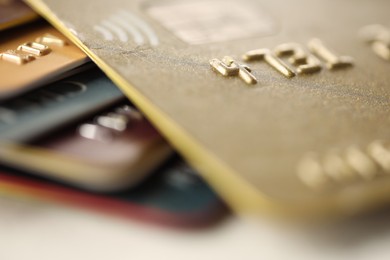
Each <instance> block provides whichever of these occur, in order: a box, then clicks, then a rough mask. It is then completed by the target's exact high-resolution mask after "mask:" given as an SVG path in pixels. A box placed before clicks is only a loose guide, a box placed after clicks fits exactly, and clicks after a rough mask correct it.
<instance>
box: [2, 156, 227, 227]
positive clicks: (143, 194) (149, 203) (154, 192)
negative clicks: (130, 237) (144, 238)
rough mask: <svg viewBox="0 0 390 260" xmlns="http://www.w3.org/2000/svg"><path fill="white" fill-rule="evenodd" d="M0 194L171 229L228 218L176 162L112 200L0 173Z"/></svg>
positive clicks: (184, 166) (217, 202)
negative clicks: (71, 206)
mask: <svg viewBox="0 0 390 260" xmlns="http://www.w3.org/2000/svg"><path fill="white" fill-rule="evenodd" d="M0 194H1V195H3V196H16V197H22V198H23V197H24V198H34V199H40V200H43V201H52V202H61V203H64V204H69V205H73V206H78V207H83V208H87V209H92V210H97V211H100V212H104V213H108V214H114V215H119V216H124V217H130V218H132V219H137V220H142V221H147V222H149V223H158V224H164V225H169V226H174V227H186V228H192V227H201V226H208V225H211V224H213V223H216V221H218V220H220V219H221V218H222V217H223V216H225V215H226V213H227V209H226V207H225V206H224V204H223V202H222V201H221V200H220V199H219V198H218V196H217V195H216V194H215V193H214V192H213V191H212V190H211V189H210V188H209V187H208V186H207V185H206V184H205V183H204V182H203V181H202V180H201V178H200V177H199V176H198V174H197V173H196V172H195V171H194V170H193V169H191V168H190V167H189V166H188V165H187V164H185V163H184V162H183V161H182V160H181V159H179V158H173V159H172V160H170V161H169V162H167V164H166V165H164V166H163V167H162V168H161V169H160V170H157V172H155V174H154V175H153V176H152V177H150V178H148V179H147V180H145V181H144V182H143V183H141V184H140V185H139V186H137V187H136V188H133V189H130V190H127V191H123V192H118V193H113V194H99V193H91V192H87V191H82V190H80V189H77V188H73V187H70V186H65V185H62V184H59V183H56V182H53V181H50V180H47V179H44V178H40V177H33V176H32V175H30V174H25V173H22V172H17V171H15V170H11V169H9V168H0Z"/></svg>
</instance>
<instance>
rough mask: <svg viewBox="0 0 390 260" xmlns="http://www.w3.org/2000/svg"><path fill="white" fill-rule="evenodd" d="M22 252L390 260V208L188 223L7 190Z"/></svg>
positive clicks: (2, 228)
mask: <svg viewBox="0 0 390 260" xmlns="http://www.w3.org/2000/svg"><path fill="white" fill-rule="evenodd" d="M15 259H17V260H24V259H28V260H29V259H33V260H35V259H36V260H46V259H47V260H62V259H64V260H65V259H66V260H69V259H72V260H73V259H83V260H90V259H91V260H92V259H93V260H100V259H114V260H117V259H136V260H144V259H145V260H146V259H148V260H149V259H153V260H154V259H169V260H176V259H178V260H179V259H180V260H183V259H190V260H192V259H194V260H195V259H196V260H200V259H212V260H219V259H221V260H230V259H232V260H233V259H234V260H241V259H243V260H244V259H245V260H251V259H266V260H272V259H297V260H305V259H310V260H314V259H319V260H322V259H331V260H338V259H340V260H341V259H343V260H344V259H354V260H360V259H370V260H371V259H373V260H376V259H378V260H379V259H383V260H385V259H386V260H389V259H390V212H389V213H388V214H386V213H382V214H377V215H373V216H371V217H366V218H362V219H357V220H354V221H350V222H345V223H338V224H333V225H327V226H326V227H325V226H321V227H319V226H317V227H310V228H309V227H297V226H292V225H285V224H282V223H275V222H271V221H269V220H268V221H266V220H264V219H256V220H255V221H254V220H253V219H252V220H249V219H248V218H245V219H244V218H239V217H237V216H231V217H228V218H227V219H226V220H225V221H222V222H221V223H220V224H219V225H216V226H214V227H212V228H207V229H203V230H196V231H184V230H181V231H180V230H175V229H169V228H161V227H156V226H152V225H147V224H140V223H137V222H134V221H132V220H128V219H122V218H117V217H112V216H107V215H103V214H99V213H96V212H91V211H87V210H83V209H76V208H71V207H65V206H63V205H57V204H49V203H42V202H35V201H24V200H17V199H15V198H5V197H1V198H0V260H15Z"/></svg>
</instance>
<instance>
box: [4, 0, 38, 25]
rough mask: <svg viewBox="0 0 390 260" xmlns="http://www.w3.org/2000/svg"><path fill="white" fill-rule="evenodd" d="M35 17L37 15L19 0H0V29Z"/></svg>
mask: <svg viewBox="0 0 390 260" xmlns="http://www.w3.org/2000/svg"><path fill="white" fill-rule="evenodd" d="M37 18H38V15H37V14H36V13H35V12H34V11H33V10H31V8H30V7H28V6H27V5H26V4H24V3H23V2H22V1H20V0H0V31H2V30H5V29H8V28H11V27H15V26H17V25H21V24H24V23H27V22H29V21H33V20H35V19H37Z"/></svg>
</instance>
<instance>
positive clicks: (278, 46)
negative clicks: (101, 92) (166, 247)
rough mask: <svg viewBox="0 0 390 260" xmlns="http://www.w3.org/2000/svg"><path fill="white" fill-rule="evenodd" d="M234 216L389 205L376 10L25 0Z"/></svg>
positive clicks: (248, 2)
mask: <svg viewBox="0 0 390 260" xmlns="http://www.w3.org/2000/svg"><path fill="white" fill-rule="evenodd" d="M27 2H28V3H29V4H30V5H31V6H32V7H34V8H35V10H37V11H38V12H39V13H40V14H41V15H43V16H44V17H45V18H46V19H47V20H48V21H50V22H51V23H52V24H53V25H54V26H56V27H57V28H58V29H59V30H60V31H61V32H63V33H64V34H65V35H67V36H68V37H69V38H70V39H71V40H72V41H73V42H74V43H75V44H77V45H78V46H79V47H80V48H81V49H83V51H84V52H85V53H87V55H88V56H89V57H90V58H91V59H92V60H93V61H94V62H95V63H96V64H98V66H99V67H100V68H102V70H103V71H104V72H105V73H106V74H107V75H108V76H109V77H110V78H111V79H112V80H113V81H114V82H115V83H116V84H117V85H118V86H119V87H120V88H121V90H122V91H123V92H124V93H125V94H126V96H127V97H128V98H129V99H131V100H132V101H133V102H134V103H135V104H136V105H137V106H138V108H139V109H141V110H142V111H143V113H144V114H145V115H146V116H147V117H148V118H149V119H150V120H151V121H152V122H153V124H154V125H155V126H156V127H157V128H158V129H159V130H160V131H162V133H163V134H164V135H165V136H166V137H167V138H168V140H169V141H170V142H171V143H172V144H173V145H174V147H176V149H177V150H178V151H180V153H181V154H182V155H183V156H184V157H185V158H186V159H187V160H188V161H189V162H190V163H191V165H193V166H194V167H195V168H196V169H198V170H199V172H200V173H201V174H202V176H204V177H205V179H206V180H207V181H208V183H210V184H211V185H212V186H213V187H214V188H215V189H216V191H217V192H218V193H219V194H220V195H221V196H222V197H223V198H224V199H225V200H226V202H227V203H228V204H230V205H231V206H232V207H233V208H234V209H236V210H237V211H238V212H243V213H251V214H257V213H259V212H276V213H282V214H290V215H298V216H301V215H312V214H315V215H318V216H323V215H329V214H334V213H337V214H354V213H356V212H360V211H362V210H367V209H369V208H372V207H376V206H379V205H381V206H383V205H386V204H388V203H389V202H390V177H389V173H390V132H389V127H390V116H389V115H390V99H389V98H390V73H389V72H390V61H389V60H390V16H389V12H388V11H389V10H390V2H389V1H386V0H376V1H371V0H360V1H353V0H348V1H335V0H318V1H309V0H297V1H284V0H274V1H266V0H243V1H235V0H202V1H194V0H163V1H161V0H159V1H157V0H134V1H125V0H111V1H110V2H109V4H108V2H107V0H86V1H76V0H69V1H57V0H27Z"/></svg>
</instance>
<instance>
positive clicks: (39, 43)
mask: <svg viewBox="0 0 390 260" xmlns="http://www.w3.org/2000/svg"><path fill="white" fill-rule="evenodd" d="M2 36H4V37H2V38H1V40H0V73H1V81H0V100H1V99H3V98H9V97H11V96H15V95H18V94H19V93H21V92H25V91H28V90H31V89H32V88H34V87H39V86H41V85H42V84H45V83H49V82H50V80H53V79H55V78H57V77H58V76H60V75H62V74H64V73H65V72H67V71H70V70H72V69H74V68H76V67H78V66H80V65H82V64H84V63H86V62H87V61H89V59H88V57H87V56H86V55H85V54H84V53H83V52H82V51H81V50H80V49H79V48H77V47H76V46H75V45H74V44H73V43H72V42H70V41H69V40H68V39H66V37H65V36H63V35H62V34H61V33H59V32H58V31H57V30H56V29H54V28H53V27H52V26H50V25H49V24H47V23H45V22H36V23H33V24H29V25H25V26H23V27H22V28H16V29H14V30H8V31H5V32H3V33H2Z"/></svg>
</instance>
